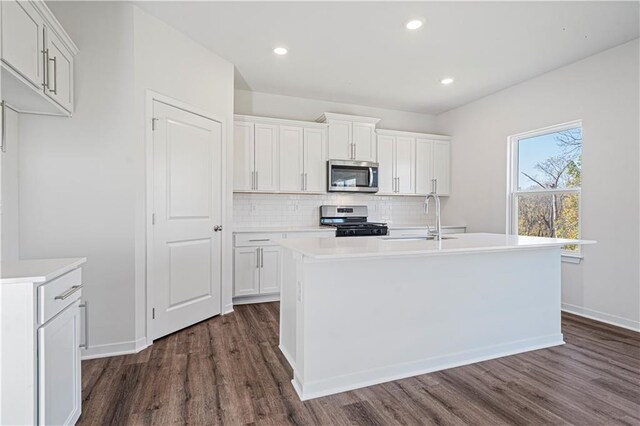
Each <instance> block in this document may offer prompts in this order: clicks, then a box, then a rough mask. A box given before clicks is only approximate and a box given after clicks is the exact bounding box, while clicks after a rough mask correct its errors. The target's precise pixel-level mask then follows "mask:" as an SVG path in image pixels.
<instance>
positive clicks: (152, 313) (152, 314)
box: [151, 308, 156, 319]
mask: <svg viewBox="0 0 640 426" xmlns="http://www.w3.org/2000/svg"><path fill="white" fill-rule="evenodd" d="M151 319H156V308H151Z"/></svg>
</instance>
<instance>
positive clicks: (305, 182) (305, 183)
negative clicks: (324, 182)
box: [304, 173, 309, 191]
mask: <svg viewBox="0 0 640 426" xmlns="http://www.w3.org/2000/svg"><path fill="white" fill-rule="evenodd" d="M308 189H309V188H307V174H306V173H305V174H304V190H305V191H306V190H308Z"/></svg>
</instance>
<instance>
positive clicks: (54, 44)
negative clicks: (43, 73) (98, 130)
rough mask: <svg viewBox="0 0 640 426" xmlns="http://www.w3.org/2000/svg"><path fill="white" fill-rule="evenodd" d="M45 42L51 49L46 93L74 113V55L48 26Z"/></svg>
mask: <svg viewBox="0 0 640 426" xmlns="http://www.w3.org/2000/svg"><path fill="white" fill-rule="evenodd" d="M45 41H46V46H47V49H49V57H48V59H49V60H48V64H47V67H48V68H47V70H48V72H47V76H48V78H47V79H46V82H47V86H45V93H46V94H47V96H49V97H50V98H51V99H53V100H54V101H56V102H57V103H58V104H60V106H62V107H63V108H64V109H66V110H67V111H69V112H73V55H72V54H71V52H69V51H68V50H67V49H66V48H65V47H64V45H63V44H62V41H61V40H60V39H59V38H58V36H57V35H56V34H55V33H54V32H53V31H51V29H50V28H48V27H46V26H45Z"/></svg>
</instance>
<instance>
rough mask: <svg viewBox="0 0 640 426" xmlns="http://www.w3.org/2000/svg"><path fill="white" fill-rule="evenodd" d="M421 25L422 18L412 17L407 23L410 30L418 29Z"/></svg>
mask: <svg viewBox="0 0 640 426" xmlns="http://www.w3.org/2000/svg"><path fill="white" fill-rule="evenodd" d="M421 26H422V21H421V20H420V19H412V20H410V21H409V22H407V25H406V27H407V29H408V30H417V29H418V28H420V27H421Z"/></svg>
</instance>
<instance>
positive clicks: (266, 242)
mask: <svg viewBox="0 0 640 426" xmlns="http://www.w3.org/2000/svg"><path fill="white" fill-rule="evenodd" d="M282 238H284V234H282V233H279V232H278V233H267V232H265V233H263V232H260V233H255V234H236V236H235V246H236V247H247V246H254V247H255V246H275V245H276V243H274V242H273V240H280V239H282Z"/></svg>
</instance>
